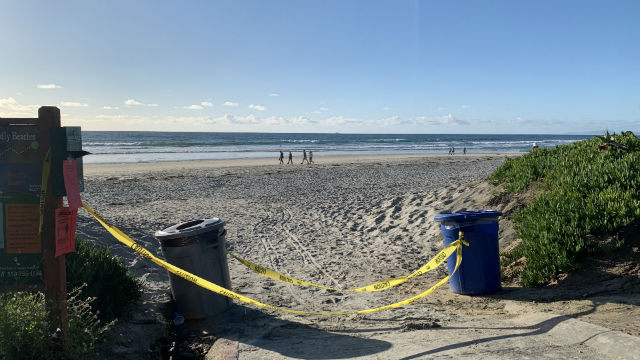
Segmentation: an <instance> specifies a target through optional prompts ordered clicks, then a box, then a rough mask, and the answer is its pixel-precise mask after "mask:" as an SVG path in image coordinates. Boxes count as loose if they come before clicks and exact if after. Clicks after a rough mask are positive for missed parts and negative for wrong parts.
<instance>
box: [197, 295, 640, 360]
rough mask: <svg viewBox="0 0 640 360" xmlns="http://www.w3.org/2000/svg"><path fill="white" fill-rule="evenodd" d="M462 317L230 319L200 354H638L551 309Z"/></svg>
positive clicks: (625, 340)
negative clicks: (328, 326)
mask: <svg viewBox="0 0 640 360" xmlns="http://www.w3.org/2000/svg"><path fill="white" fill-rule="evenodd" d="M507 309H508V310H510V311H511V312H513V313H514V316H513V317H510V318H502V319H497V318H492V317H486V318H482V317H474V318H471V317H464V318H459V319H457V320H456V321H455V322H449V323H447V324H445V325H444V326H442V327H437V325H436V327H432V328H427V329H407V328H406V327H401V326H388V325H389V323H388V322H385V323H384V324H383V325H384V326H383V327H376V326H369V327H362V324H357V325H356V326H354V327H357V328H355V329H345V330H323V329H318V328H315V327H313V326H309V325H304V324H300V323H296V322H291V321H286V320H279V319H277V318H268V319H266V320H265V319H261V320H260V321H258V322H256V323H252V322H246V321H245V322H241V323H236V324H233V323H232V324H231V325H230V326H231V327H230V328H228V329H227V330H226V332H227V334H228V335H226V336H225V337H224V338H221V339H219V340H217V341H216V343H215V344H214V346H213V347H212V348H211V350H210V351H209V353H208V354H207V357H206V359H208V360H213V359H240V360H253V359H428V358H438V359H446V358H455V359H505V360H507V359H509V360H511V359H580V360H591V359H593V360H606V359H639V360H640V338H638V337H634V336H630V335H626V334H623V333H620V332H616V331H611V330H609V329H606V328H604V327H601V326H597V325H593V324H590V323H586V322H583V321H579V320H575V319H572V318H569V317H565V316H558V315H554V314H549V313H522V314H518V311H519V310H520V309H519V308H518V306H517V305H513V306H511V307H509V306H507Z"/></svg>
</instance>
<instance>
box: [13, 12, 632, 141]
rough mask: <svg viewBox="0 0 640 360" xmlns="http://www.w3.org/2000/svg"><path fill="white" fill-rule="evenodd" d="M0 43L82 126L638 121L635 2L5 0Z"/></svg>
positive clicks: (49, 100)
mask: <svg viewBox="0 0 640 360" xmlns="http://www.w3.org/2000/svg"><path fill="white" fill-rule="evenodd" d="M0 54H1V56H0V116H2V117H35V116H37V108H38V107H39V106H43V105H55V106H58V107H60V108H61V110H62V120H63V125H68V126H78V125H79V126H82V128H83V129H84V130H160V131H259V132H345V133H346V132H356V133H559V134H562V133H571V132H585V131H586V132H590V131H598V132H599V131H601V130H604V129H609V130H610V131H620V130H632V131H634V132H640V1H636V0H633V1H616V0H612V1H584V0H583V1H569V0H553V1H547V0H536V1H524V0H523V1H513V0H509V1H455V0H452V1H402V0H397V1H347V0H340V1H338V0H336V1H333V0H318V1H311V0H309V1H300V0H289V1H258V0H256V1H142V0H128V1H119V0H110V1H97V0H78V1H29V0H19V1H18V0H15V1H12V0H0Z"/></svg>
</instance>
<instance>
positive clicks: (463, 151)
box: [449, 146, 467, 155]
mask: <svg viewBox="0 0 640 360" xmlns="http://www.w3.org/2000/svg"><path fill="white" fill-rule="evenodd" d="M462 153H463V154H465V155H466V154H467V147H466V146H465V147H464V148H462ZM455 154H456V148H455V147H453V146H451V147H449V155H455Z"/></svg>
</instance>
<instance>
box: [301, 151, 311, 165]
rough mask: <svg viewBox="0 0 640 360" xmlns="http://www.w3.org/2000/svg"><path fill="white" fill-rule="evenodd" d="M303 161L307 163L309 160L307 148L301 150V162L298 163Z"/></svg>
mask: <svg viewBox="0 0 640 360" xmlns="http://www.w3.org/2000/svg"><path fill="white" fill-rule="evenodd" d="M305 161H306V162H307V164H308V163H309V160H307V150H302V162H301V163H300V164H304V162H305Z"/></svg>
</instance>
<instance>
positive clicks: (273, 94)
mask: <svg viewBox="0 0 640 360" xmlns="http://www.w3.org/2000/svg"><path fill="white" fill-rule="evenodd" d="M269 96H272V97H278V96H280V94H278V93H271V94H269Z"/></svg>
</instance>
